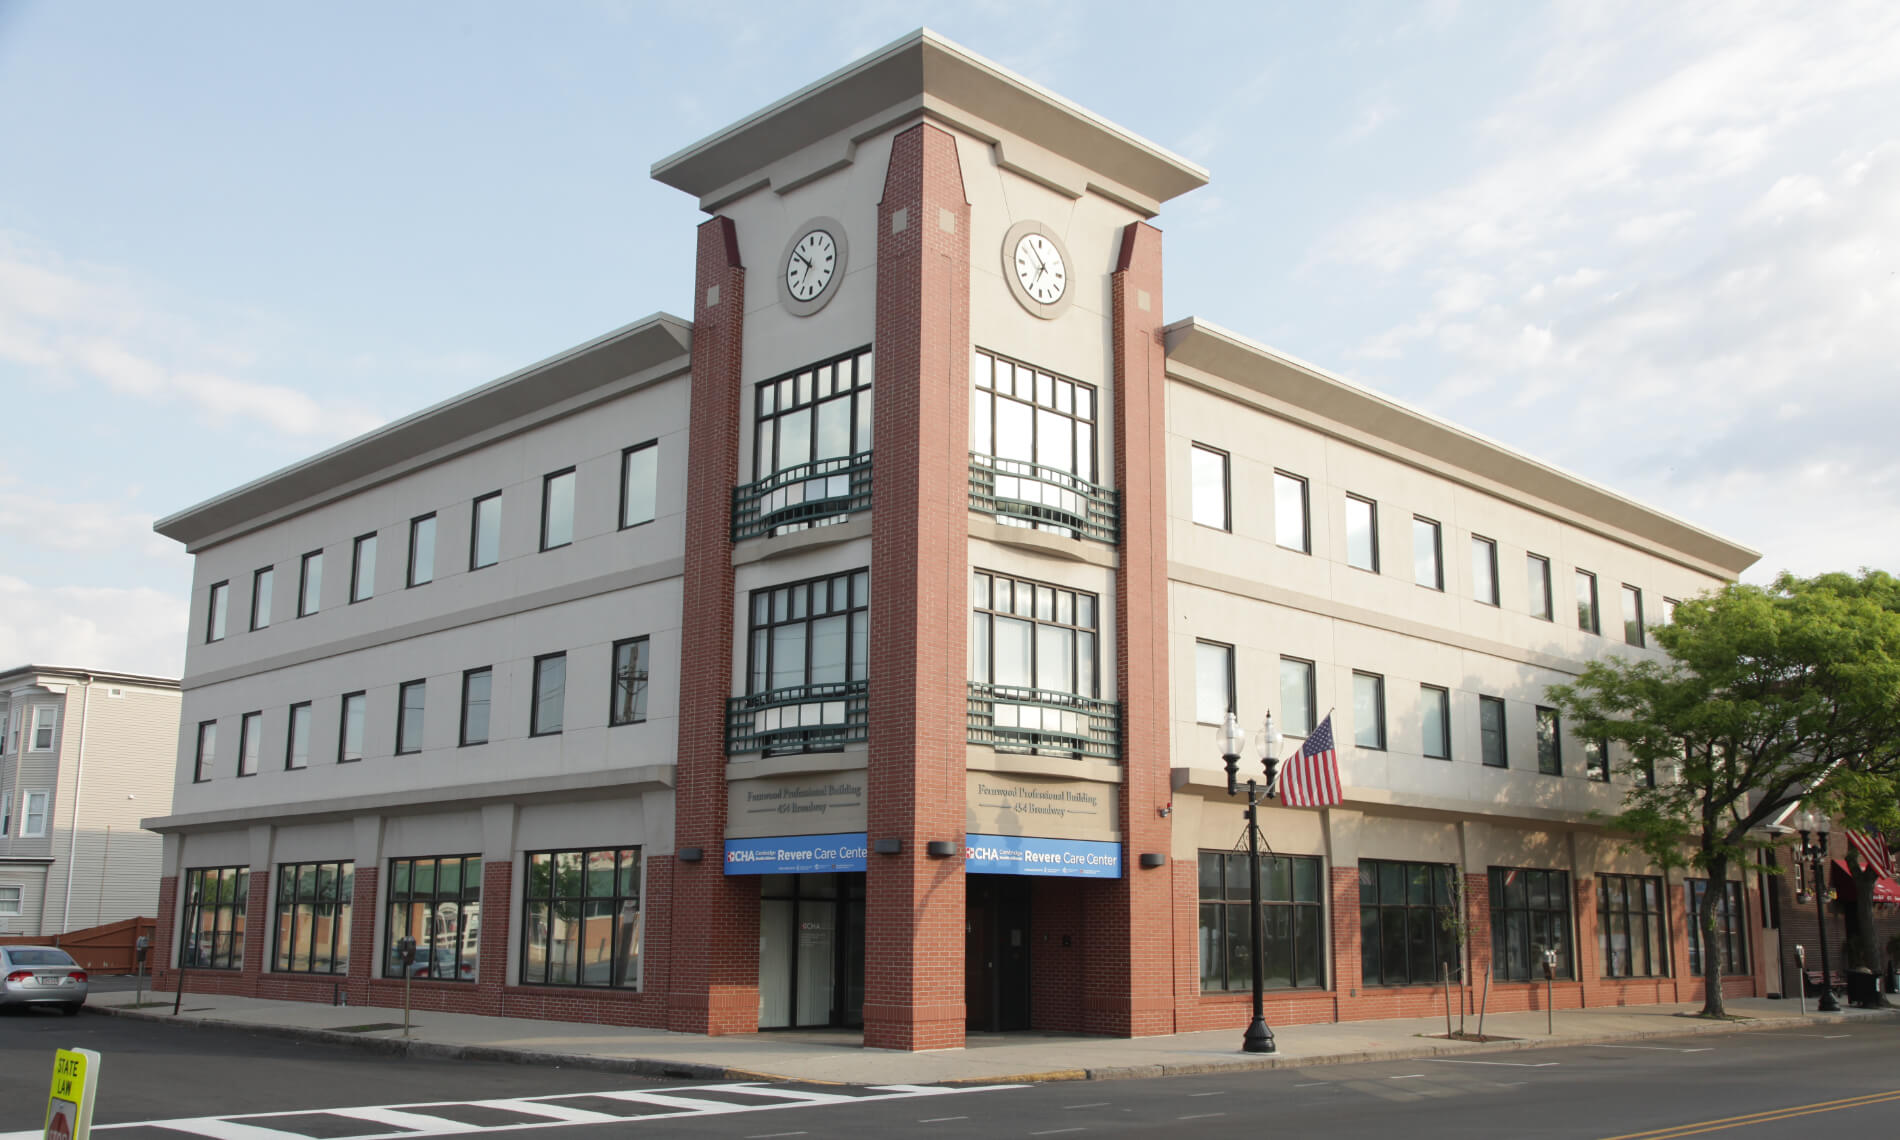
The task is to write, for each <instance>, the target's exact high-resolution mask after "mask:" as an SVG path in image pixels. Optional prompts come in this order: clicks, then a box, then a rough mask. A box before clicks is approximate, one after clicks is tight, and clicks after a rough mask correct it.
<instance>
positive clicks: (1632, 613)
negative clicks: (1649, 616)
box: [1623, 585, 1643, 645]
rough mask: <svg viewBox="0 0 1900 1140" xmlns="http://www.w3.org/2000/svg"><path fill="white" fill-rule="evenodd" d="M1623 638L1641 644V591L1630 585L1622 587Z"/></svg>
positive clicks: (1631, 642) (1632, 643)
mask: <svg viewBox="0 0 1900 1140" xmlns="http://www.w3.org/2000/svg"><path fill="white" fill-rule="evenodd" d="M1623 640H1624V641H1625V642H1627V643H1628V644H1630V645H1641V644H1643V592H1642V591H1641V590H1639V589H1637V588H1636V587H1634V586H1630V585H1625V586H1624V587H1623Z"/></svg>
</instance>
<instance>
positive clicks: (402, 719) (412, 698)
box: [396, 681, 429, 756]
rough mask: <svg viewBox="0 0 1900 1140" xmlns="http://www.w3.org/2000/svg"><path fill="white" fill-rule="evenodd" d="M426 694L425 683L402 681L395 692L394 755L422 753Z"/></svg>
mask: <svg viewBox="0 0 1900 1140" xmlns="http://www.w3.org/2000/svg"><path fill="white" fill-rule="evenodd" d="M428 694H429V683H428V682H427V681H404V682H403V683H402V685H401V687H400V688H398V689H397V690H396V755H398V756H401V755H403V754H405V753H409V752H420V751H422V713H423V709H424V708H425V707H426V705H427V704H428Z"/></svg>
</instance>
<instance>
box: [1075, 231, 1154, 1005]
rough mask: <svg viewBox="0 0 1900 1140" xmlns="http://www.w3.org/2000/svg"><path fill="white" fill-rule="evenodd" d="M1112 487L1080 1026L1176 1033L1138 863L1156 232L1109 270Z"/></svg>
mask: <svg viewBox="0 0 1900 1140" xmlns="http://www.w3.org/2000/svg"><path fill="white" fill-rule="evenodd" d="M1110 281H1111V295H1110V308H1111V310H1112V315H1113V326H1114V331H1113V342H1112V343H1113V347H1114V353H1115V357H1114V365H1113V367H1114V380H1115V388H1114V400H1115V416H1114V427H1115V430H1114V449H1115V456H1114V463H1115V485H1116V487H1117V489H1118V490H1119V491H1120V493H1121V570H1120V573H1118V574H1116V575H1115V608H1116V615H1117V622H1116V628H1115V689H1116V694H1117V696H1118V698H1119V699H1120V702H1121V716H1122V776H1123V779H1122V794H1121V819H1120V821H1119V824H1120V830H1121V833H1122V841H1123V844H1124V856H1123V867H1122V877H1121V878H1120V879H1119V880H1116V881H1115V882H1113V883H1102V884H1089V886H1090V887H1091V888H1092V889H1091V890H1090V892H1089V901H1090V906H1089V912H1088V920H1089V930H1088V934H1089V937H1088V939H1087V942H1086V947H1087V952H1088V964H1087V973H1086V983H1085V984H1086V989H1085V991H1084V995H1083V999H1084V1004H1085V1009H1086V1010H1087V1021H1086V1025H1085V1028H1086V1029H1087V1030H1088V1031H1089V1032H1091V1033H1109V1034H1115V1035H1118V1036H1131V1037H1132V1036H1141V1035H1144V1034H1155V1033H1172V1032H1174V1031H1175V1028H1176V1024H1175V1015H1174V999H1173V996H1172V990H1173V988H1174V981H1173V978H1172V976H1171V974H1172V971H1173V965H1174V964H1173V962H1172V960H1171V954H1170V946H1169V938H1168V934H1167V931H1168V912H1169V909H1170V899H1169V895H1170V891H1169V885H1170V884H1169V876H1168V875H1166V874H1164V873H1162V872H1161V871H1159V870H1153V869H1151V870H1143V869H1142V868H1141V866H1140V857H1141V853H1142V852H1160V853H1164V854H1165V853H1166V852H1167V851H1168V850H1169V847H1170V836H1171V834H1172V828H1171V826H1170V821H1169V820H1168V819H1166V818H1164V817H1162V815H1161V813H1160V810H1159V809H1160V808H1161V806H1162V805H1163V804H1165V803H1167V802H1168V801H1169V799H1170V798H1171V797H1172V795H1173V792H1172V790H1171V787H1170V784H1169V753H1168V677H1169V675H1170V674H1169V672H1168V622H1167V589H1168V497H1167V462H1166V449H1167V405H1166V387H1167V377H1166V374H1165V373H1166V366H1167V353H1166V346H1165V345H1164V344H1163V343H1162V334H1161V231H1160V230H1157V229H1155V228H1154V227H1153V226H1151V225H1148V224H1147V223H1145V222H1133V223H1130V224H1129V225H1128V226H1127V228H1125V229H1124V230H1123V231H1122V243H1121V253H1120V256H1119V257H1118V258H1117V260H1116V265H1115V272H1114V274H1113V275H1112V277H1111V278H1110Z"/></svg>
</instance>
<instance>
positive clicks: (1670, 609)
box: [1661, 598, 1682, 625]
mask: <svg viewBox="0 0 1900 1140" xmlns="http://www.w3.org/2000/svg"><path fill="white" fill-rule="evenodd" d="M1681 604H1682V603H1681V602H1678V601H1676V599H1674V598H1664V599H1663V609H1662V623H1661V624H1663V625H1674V624H1676V607H1677V606H1679V605H1681Z"/></svg>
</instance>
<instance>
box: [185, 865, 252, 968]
mask: <svg viewBox="0 0 1900 1140" xmlns="http://www.w3.org/2000/svg"><path fill="white" fill-rule="evenodd" d="M250 894H251V872H250V869H249V868H248V867H198V868H193V869H192V870H189V871H186V872H185V882H184V895H185V906H184V921H183V923H182V924H181V926H180V936H179V939H178V964H179V965H180V966H187V967H190V968H191V969H194V970H242V969H243V968H244V910H245V907H246V906H247V905H248V903H249V902H250Z"/></svg>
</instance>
